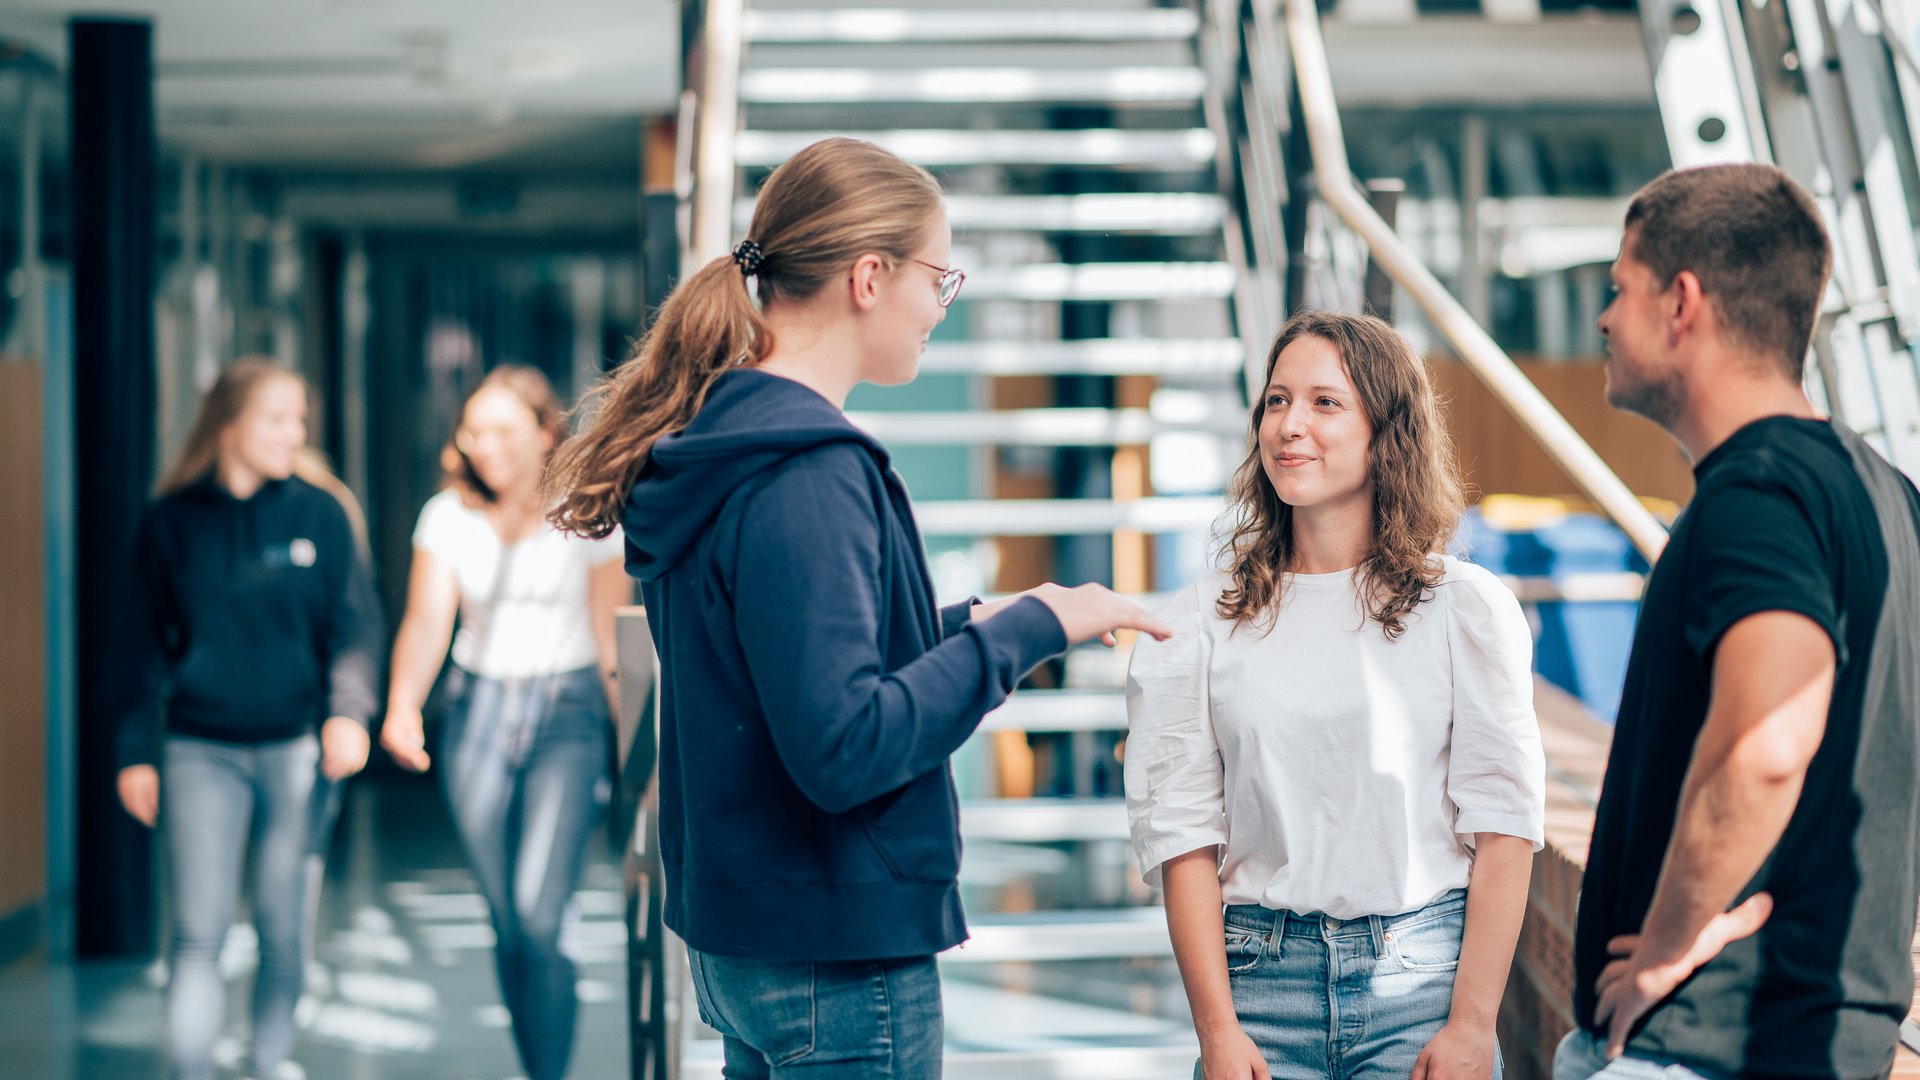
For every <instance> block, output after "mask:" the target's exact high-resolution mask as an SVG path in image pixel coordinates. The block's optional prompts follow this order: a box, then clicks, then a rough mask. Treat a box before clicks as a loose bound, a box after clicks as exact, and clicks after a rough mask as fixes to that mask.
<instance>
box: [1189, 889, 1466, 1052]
mask: <svg viewBox="0 0 1920 1080" xmlns="http://www.w3.org/2000/svg"><path fill="white" fill-rule="evenodd" d="M1466 917H1467V894H1466V893H1465V892H1464V891H1462V890H1455V891H1453V892H1451V893H1448V894H1447V895H1446V896H1443V897H1441V898H1440V899H1438V900H1436V901H1434V902H1433V903H1431V904H1429V905H1427V906H1426V907H1424V908H1421V909H1420V910H1418V911H1410V912H1407V913H1406V914H1404V915H1373V916H1367V917H1365V918H1359V919H1346V920H1342V919H1335V918H1332V917H1331V916H1326V915H1320V914H1306V915H1301V914H1295V913H1293V912H1288V911H1273V910H1269V909H1267V908H1263V907H1259V906H1257V905H1252V904H1235V905H1232V906H1230V907H1228V908H1227V911H1226V938H1227V940H1226V947H1227V978H1228V981H1229V982H1230V983H1231V985H1232V988H1233V1011H1234V1012H1235V1014H1237V1015H1238V1016H1239V1018H1240V1027H1241V1030H1243V1031H1245V1032H1246V1033H1247V1037H1248V1038H1250V1039H1252V1040H1253V1042H1254V1045H1255V1046H1258V1047H1259V1048H1260V1053H1261V1056H1262V1057H1264V1058H1266V1061H1267V1067H1268V1068H1269V1069H1270V1070H1272V1072H1273V1077H1274V1080H1283V1078H1292V1077H1302V1078H1304V1077H1333V1078H1342V1080H1343V1078H1354V1080H1360V1078H1370V1077H1378V1078H1381V1080H1387V1078H1391V1080H1406V1078H1407V1077H1409V1076H1411V1075H1413V1066H1414V1063H1415V1062H1416V1061H1418V1060H1419V1058H1420V1051H1422V1050H1424V1049H1426V1046H1427V1043H1428V1042H1430V1041H1431V1040H1432V1039H1433V1037H1434V1036H1435V1035H1437V1034H1439V1032H1440V1029H1441V1028H1442V1027H1443V1026H1445V1024H1446V1022H1447V1016H1448V1014H1449V1013H1450V1012H1451V1011H1452V1008H1453V973H1454V970H1455V969H1456V968H1458V967H1459V966H1460V939H1461V937H1462V936H1463V935H1464V934H1465V933H1466ZM1500 1071H1501V1065H1500V1058H1499V1052H1498V1050H1497V1049H1496V1050H1495V1054H1494V1063H1493V1075H1494V1077H1495V1080H1497V1078H1498V1077H1499V1076H1500ZM1193 1075H1194V1077H1195V1078H1196V1080H1198V1077H1199V1076H1200V1064H1199V1062H1195V1063H1194V1067H1193Z"/></svg>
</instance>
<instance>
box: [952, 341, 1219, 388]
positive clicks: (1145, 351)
mask: <svg viewBox="0 0 1920 1080" xmlns="http://www.w3.org/2000/svg"><path fill="white" fill-rule="evenodd" d="M1245 362H1246V352H1245V350H1244V349H1243V348H1242V347H1241V344H1240V342H1238V341H1236V340H1234V339H1233V338H1186V339H1178V340H1154V339H1151V338H1098V339H1091V340H1084V341H937V342H933V343H930V344H929V345H928V346H927V351H926V353H925V354H923V355H922V356H921V357H920V370H921V371H925V372H936V373H939V374H968V375H1159V376H1162V377H1168V378H1197V377H1209V376H1220V375H1237V374H1239V372H1240V368H1241V365H1242V364H1244V363H1245Z"/></svg>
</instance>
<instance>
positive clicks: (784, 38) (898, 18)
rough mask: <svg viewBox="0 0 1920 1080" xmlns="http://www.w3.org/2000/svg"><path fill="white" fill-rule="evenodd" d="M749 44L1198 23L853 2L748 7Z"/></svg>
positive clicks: (940, 38) (1105, 32) (1068, 34)
mask: <svg viewBox="0 0 1920 1080" xmlns="http://www.w3.org/2000/svg"><path fill="white" fill-rule="evenodd" d="M742 29H743V33H744V35H745V38H746V40H747V42H748V43H749V44H754V45H772V44H781V45H801V44H815V43H818V44H860V43H902V42H916V41H919V42H927V41H933V42H983V43H984V42H1016V41H1060V42H1083V41H1084V42H1114V41H1184V40H1186V39H1188V38H1191V37H1193V36H1194V34H1195V33H1197V32H1198V31H1199V29H1200V20H1199V17H1198V16H1197V15H1195V14H1194V13H1193V12H1192V11H1189V10H1185V9H1168V8H1154V9H1146V10H1140V11H1128V10H1119V11H1059V10H1050V11H923V10H908V9H903V8H855V9H845V8H842V9H830V10H825V11H748V12H747V13H746V18H745V20H744V21H743V23H742Z"/></svg>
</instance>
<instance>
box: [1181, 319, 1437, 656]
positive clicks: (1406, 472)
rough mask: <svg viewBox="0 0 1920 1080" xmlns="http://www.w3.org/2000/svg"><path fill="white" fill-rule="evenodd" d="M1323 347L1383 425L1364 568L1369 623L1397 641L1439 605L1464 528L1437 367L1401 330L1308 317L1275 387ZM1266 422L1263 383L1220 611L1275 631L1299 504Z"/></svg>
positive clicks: (1370, 457) (1273, 357) (1287, 337)
mask: <svg viewBox="0 0 1920 1080" xmlns="http://www.w3.org/2000/svg"><path fill="white" fill-rule="evenodd" d="M1303 337H1314V338H1319V339H1320V340H1322V341H1325V342H1327V343H1328V344H1330V345H1332V346H1333V347H1334V348H1335V349H1336V350H1338V351H1339V353H1340V362H1341V364H1342V365H1343V366H1344V367H1345V368H1346V371H1347V377H1348V378H1349V379H1352V380H1353V388H1354V390H1355V392H1357V393H1358V394H1359V395H1360V406H1361V408H1363V409H1365V410H1366V414H1367V420H1368V422H1369V423H1370V424H1371V425H1372V427H1373V439H1372V441H1371V442H1370V443H1368V445H1367V475H1368V476H1369V477H1370V478H1371V479H1372V480H1373V545H1372V548H1371V549H1370V550H1369V551H1368V552H1367V556H1366V558H1365V559H1364V560H1363V561H1362V562H1361V563H1360V581H1361V585H1362V588H1363V590H1364V591H1365V594H1366V596H1367V601H1366V602H1367V615H1368V617H1369V618H1371V619H1372V620H1373V621H1374V622H1377V623H1379V624H1380V628H1381V630H1382V631H1383V632H1384V633H1385V634H1386V636H1387V637H1388V638H1389V639H1391V638H1397V637H1399V636H1400V635H1401V633H1402V632H1404V631H1405V630H1406V628H1407V621H1406V619H1407V616H1408V615H1409V614H1410V613H1412V611H1413V609H1414V608H1416V607H1418V606H1419V605H1420V604H1422V603H1424V602H1426V601H1427V600H1430V599H1432V597H1433V589H1434V587H1435V586H1436V585H1438V584H1440V577H1441V574H1442V571H1443V568H1442V567H1441V565H1440V563H1439V562H1438V561H1437V560H1436V559H1434V558H1433V555H1434V553H1435V552H1438V551H1440V550H1442V549H1443V548H1445V546H1446V543H1447V540H1448V539H1449V538H1451V537H1452V536H1453V534H1454V530H1456V529H1458V528H1459V527H1460V516H1461V514H1462V512H1463V511H1464V509H1465V504H1466V500H1465V496H1464V493H1463V492H1462V489H1461V483H1460V468H1459V465H1458V464H1457V462H1456V460H1455V458H1454V453H1453V439H1452V438H1451V437H1450V436H1449V435H1448V434H1447V428H1446V425H1445V424H1443V423H1442V422H1441V417H1440V402H1439V400H1438V399H1437V398H1436V397H1435V396H1434V393H1433V383H1432V381H1431V380H1430V379H1428V377H1427V365H1426V363H1425V362H1424V361H1422V360H1421V359H1420V356H1419V354H1418V353H1416V352H1414V351H1413V346H1412V345H1410V344H1408V342H1407V339H1406V338H1404V337H1402V336H1401V335H1400V332H1399V331H1398V330H1395V329H1394V328H1393V326H1392V325H1391V324H1389V323H1387V322H1386V321H1385V320H1383V319H1378V318H1375V317H1374V316H1372V315H1346V314H1342V313H1340V312H1335V311H1305V312H1301V313H1300V314H1298V315H1295V316H1294V317H1293V318H1291V319H1288V320H1287V324H1286V325H1285V326H1283V327H1281V328H1280V335H1279V336H1278V337H1276V338H1274V340H1273V348H1272V349H1270V350H1268V351H1267V381H1268V382H1271V381H1272V380H1273V367H1274V365H1275V364H1277V363H1279V361H1280V354H1281V353H1283V352H1285V351H1286V348H1287V346H1288V345H1291V344H1293V343H1294V342H1295V341H1297V340H1299V339H1300V338H1303ZM1266 414H1267V390H1266V385H1265V384H1264V383H1263V384H1262V385H1261V388H1260V396H1259V398H1258V400H1256V401H1255V402H1254V406H1253V411H1252V415H1251V416H1250V417H1249V420H1250V430H1251V432H1252V435H1253V447H1252V449H1251V450H1250V451H1249V452H1248V454H1247V457H1246V460H1245V461H1243V462H1241V463H1240V468H1239V469H1238V470H1236V471H1235V472H1234V475H1233V482H1232V484H1231V485H1230V486H1229V488H1228V489H1227V501H1228V503H1229V505H1230V507H1231V513H1232V515H1233V520H1232V526H1231V531H1230V533H1229V534H1228V536H1227V540H1226V551H1225V555H1226V561H1227V562H1228V564H1229V566H1228V573H1229V574H1230V575H1231V576H1232V578H1233V585H1232V587H1231V588H1228V589H1227V590H1226V591H1224V592H1222V593H1221V594H1220V596H1219V597H1218V598H1217V599H1216V600H1215V601H1214V611H1215V612H1217V613H1218V614H1219V616H1220V617H1221V618H1223V619H1228V620H1231V621H1232V622H1234V623H1235V624H1240V623H1253V624H1254V625H1255V626H1256V627H1264V629H1265V630H1271V629H1272V628H1273V622H1274V617H1275V616H1276V615H1277V614H1278V613H1279V610H1280V601H1281V598H1282V597H1283V596H1284V595H1285V593H1286V584H1287V581H1288V575H1289V574H1290V573H1291V572H1292V569H1293V559H1294V555H1295V552H1296V550H1297V548H1296V546H1295V543H1294V536H1293V507H1291V506H1289V505H1287V504H1286V503H1285V502H1282V501H1281V499H1280V496H1279V494H1278V493H1277V492H1275V491H1274V490H1273V481H1271V480H1269V479H1267V472H1266V468H1265V466H1264V465H1263V463H1262V461H1261V452H1260V424H1261V421H1262V420H1264V419H1265V418H1266Z"/></svg>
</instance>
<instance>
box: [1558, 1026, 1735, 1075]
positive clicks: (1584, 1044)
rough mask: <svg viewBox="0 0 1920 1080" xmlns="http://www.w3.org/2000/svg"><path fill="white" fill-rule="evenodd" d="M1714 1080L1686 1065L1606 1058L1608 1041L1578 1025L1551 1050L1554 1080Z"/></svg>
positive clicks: (1630, 1058) (1623, 1057) (1633, 1058)
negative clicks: (1558, 1045)
mask: <svg viewBox="0 0 1920 1080" xmlns="http://www.w3.org/2000/svg"><path fill="white" fill-rule="evenodd" d="M1588 1077H1597V1078H1599V1080H1713V1078H1712V1077H1709V1076H1708V1075H1706V1074H1705V1073H1698V1072H1695V1071H1693V1070H1692V1069H1689V1068H1687V1067H1686V1066H1685V1065H1666V1064H1662V1063H1660V1062H1658V1061H1649V1060H1647V1059H1646V1058H1637V1057H1631V1056H1628V1055H1624V1054H1623V1055H1621V1056H1620V1057H1617V1058H1614V1059H1613V1060H1612V1061H1608V1060H1607V1042H1606V1040H1605V1039H1602V1038H1600V1037H1598V1036H1596V1035H1592V1034H1589V1033H1588V1032H1586V1031H1583V1030H1581V1029H1580V1028H1574V1029H1573V1030H1572V1031H1569V1032H1567V1037H1566V1038H1564V1039H1561V1040H1560V1047H1559V1049H1557V1050H1555V1051H1554V1053H1553V1080H1587V1078H1588Z"/></svg>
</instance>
